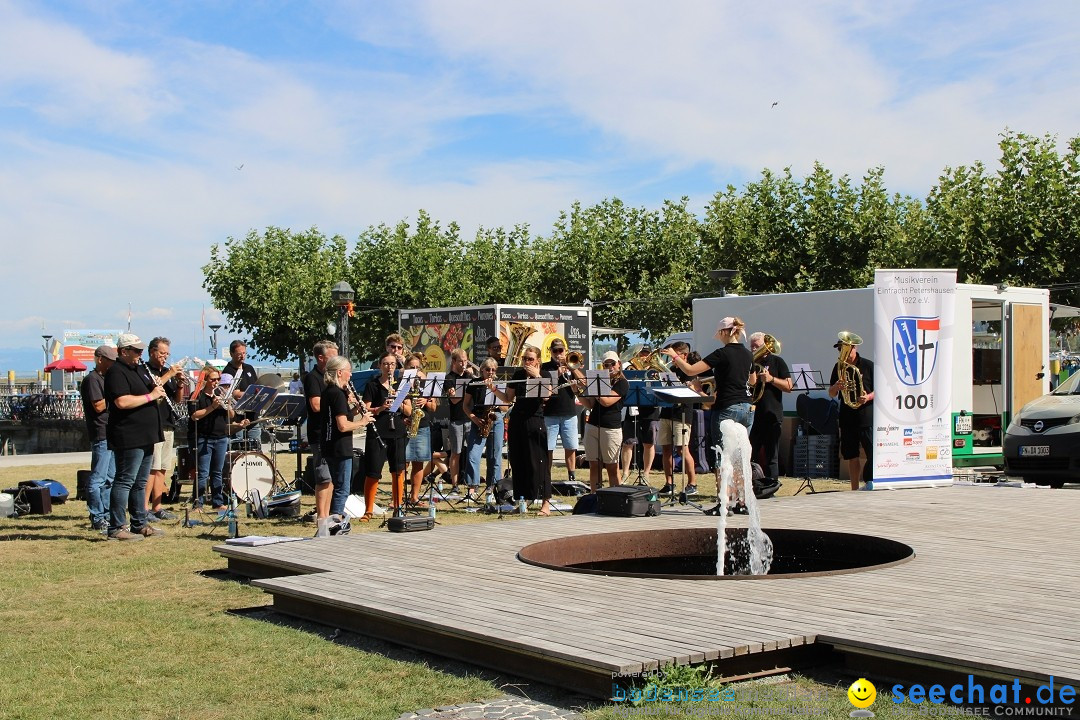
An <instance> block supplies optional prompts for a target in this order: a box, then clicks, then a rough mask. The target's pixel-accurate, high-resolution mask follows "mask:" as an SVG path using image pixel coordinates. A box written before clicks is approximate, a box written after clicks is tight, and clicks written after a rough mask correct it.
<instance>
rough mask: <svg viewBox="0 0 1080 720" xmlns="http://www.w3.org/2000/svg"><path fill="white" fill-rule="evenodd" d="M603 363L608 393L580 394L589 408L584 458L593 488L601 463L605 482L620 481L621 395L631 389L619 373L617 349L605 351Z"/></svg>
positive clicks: (598, 483)
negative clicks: (605, 477)
mask: <svg viewBox="0 0 1080 720" xmlns="http://www.w3.org/2000/svg"><path fill="white" fill-rule="evenodd" d="M603 367H604V370H607V371H608V372H609V373H611V394H609V395H604V396H601V397H582V398H581V403H582V404H583V405H584V406H585V407H587V408H589V419H588V421H587V422H586V424H585V459H586V460H588V461H589V486H590V487H591V488H592V491H593V492H596V491H597V490H598V489H599V488H600V485H601V484H602V482H603V481H602V479H601V476H600V468H601V464H602V465H603V469H604V470H606V471H607V476H608V485H610V486H611V487H615V486H616V485H618V484H619V448H620V446H621V445H622V407H623V398H625V397H626V395H627V393H629V392H630V383H628V382H627V381H626V377H625V376H624V375H623V373H622V369H621V368H620V363H619V354H618V353H616V352H614V351H611V350H609V351H608V352H606V353H604V357H603Z"/></svg>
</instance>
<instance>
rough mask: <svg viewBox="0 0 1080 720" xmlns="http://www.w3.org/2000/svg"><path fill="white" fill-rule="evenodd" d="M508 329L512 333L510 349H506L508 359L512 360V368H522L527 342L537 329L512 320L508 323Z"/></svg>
mask: <svg viewBox="0 0 1080 720" xmlns="http://www.w3.org/2000/svg"><path fill="white" fill-rule="evenodd" d="M506 327H507V330H509V332H510V347H508V348H507V349H506V357H508V358H510V365H511V366H513V367H521V366H522V361H523V359H524V357H525V341H526V340H528V339H529V338H530V337H531V336H532V335H533V333H535V332H536V328H534V327H529V326H528V325H526V324H525V323H519V322H514V321H512V320H511V321H509V322H507V323H506Z"/></svg>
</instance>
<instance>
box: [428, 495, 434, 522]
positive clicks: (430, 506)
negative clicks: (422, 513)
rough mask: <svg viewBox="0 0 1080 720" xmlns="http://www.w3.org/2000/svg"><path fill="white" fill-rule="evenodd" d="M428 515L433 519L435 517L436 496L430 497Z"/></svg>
mask: <svg viewBox="0 0 1080 720" xmlns="http://www.w3.org/2000/svg"><path fill="white" fill-rule="evenodd" d="M427 516H428V517H429V518H431V519H432V520H434V519H435V498H430V499H428V506H427Z"/></svg>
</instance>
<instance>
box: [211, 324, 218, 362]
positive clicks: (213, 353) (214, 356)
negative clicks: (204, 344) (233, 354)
mask: <svg viewBox="0 0 1080 720" xmlns="http://www.w3.org/2000/svg"><path fill="white" fill-rule="evenodd" d="M209 327H210V332H212V333H213V335H211V336H210V359H211V360H217V331H218V330H220V329H221V326H220V325H210V326H209Z"/></svg>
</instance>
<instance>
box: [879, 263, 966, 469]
mask: <svg viewBox="0 0 1080 720" xmlns="http://www.w3.org/2000/svg"><path fill="white" fill-rule="evenodd" d="M955 306H956V271H955V270H878V271H876V272H875V274H874V326H875V327H874V371H875V375H876V377H875V378H874V486H875V488H882V489H884V488H890V487H898V486H901V485H902V486H905V487H912V486H928V485H929V486H933V485H949V484H951V483H952V353H953V345H954V342H955V337H956V334H955V323H954V311H955Z"/></svg>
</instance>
